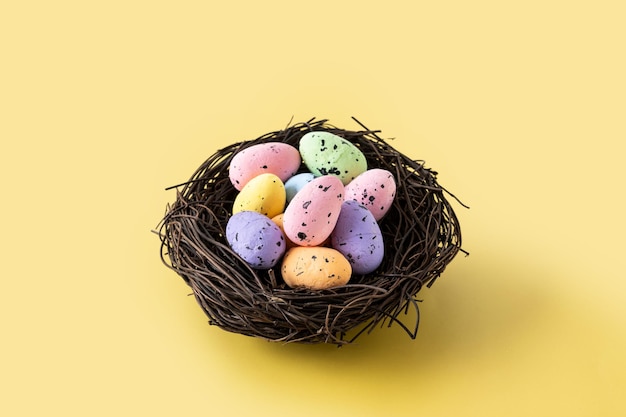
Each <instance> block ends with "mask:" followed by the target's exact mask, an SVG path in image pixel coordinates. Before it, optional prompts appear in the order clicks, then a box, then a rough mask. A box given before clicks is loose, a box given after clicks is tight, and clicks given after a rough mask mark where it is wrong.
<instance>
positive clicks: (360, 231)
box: [331, 200, 385, 274]
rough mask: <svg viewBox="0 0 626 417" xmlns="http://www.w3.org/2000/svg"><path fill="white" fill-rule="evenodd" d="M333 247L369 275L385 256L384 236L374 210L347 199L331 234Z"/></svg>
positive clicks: (354, 270) (356, 269)
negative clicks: (373, 212) (372, 211)
mask: <svg viewBox="0 0 626 417" xmlns="http://www.w3.org/2000/svg"><path fill="white" fill-rule="evenodd" d="M331 241H332V247H333V248H335V249H337V250H338V251H339V252H341V253H342V254H343V255H344V256H345V257H346V259H348V261H349V262H350V265H352V271H353V272H354V273H355V274H369V273H370V272H373V271H374V270H376V268H378V267H379V266H380V264H381V263H382V261H383V257H384V255H385V245H384V243H383V236H382V233H381V230H380V227H379V226H378V222H377V221H376V219H374V216H373V215H372V213H371V212H370V211H369V210H368V209H367V208H365V207H364V206H362V205H361V204H359V203H358V202H357V201H354V200H350V201H345V202H344V203H343V205H342V206H341V213H340V214H339V218H338V219H337V225H336V226H335V230H334V231H333V233H332V237H331Z"/></svg>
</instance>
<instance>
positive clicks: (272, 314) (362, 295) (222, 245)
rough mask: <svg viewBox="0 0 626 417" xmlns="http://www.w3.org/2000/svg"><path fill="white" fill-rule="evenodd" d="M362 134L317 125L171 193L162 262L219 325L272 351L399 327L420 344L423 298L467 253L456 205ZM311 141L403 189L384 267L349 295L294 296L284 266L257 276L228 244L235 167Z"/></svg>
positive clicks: (228, 151) (386, 224) (211, 168)
mask: <svg viewBox="0 0 626 417" xmlns="http://www.w3.org/2000/svg"><path fill="white" fill-rule="evenodd" d="M355 121H356V119H355ZM357 123H358V121H357ZM359 125H360V128H362V129H361V130H358V131H349V130H344V129H340V128H337V127H334V126H332V125H330V124H328V122H327V120H315V119H312V120H309V121H307V122H303V123H297V124H294V125H291V126H288V127H287V128H285V129H284V130H279V131H275V132H271V133H267V134H265V135H263V136H261V137H259V138H257V139H254V140H248V141H242V142H238V143H234V144H232V145H230V146H227V147H225V148H223V149H220V150H218V151H217V152H216V153H215V154H213V155H211V156H210V157H209V158H208V159H207V160H206V161H205V162H204V163H203V164H202V165H201V166H200V167H199V168H198V169H197V171H196V172H195V173H194V174H193V176H192V177H191V178H190V179H189V181H187V182H185V183H183V184H180V185H177V186H174V187H170V188H175V189H176V190H177V194H176V201H175V202H174V203H173V204H171V205H168V207H167V210H166V214H165V217H164V218H163V220H162V221H161V222H160V224H159V226H158V234H159V236H160V239H161V258H162V260H163V262H164V263H165V264H166V265H167V266H169V267H170V268H172V269H173V270H174V271H176V272H177V273H178V274H179V275H180V276H181V277H182V278H183V279H184V281H185V282H186V283H187V284H188V285H189V286H190V287H191V289H192V291H193V294H194V296H195V298H196V300H197V302H198V303H199V305H200V306H201V307H202V309H203V310H204V312H205V313H206V315H207V316H208V317H209V323H210V324H212V325H216V326H218V327H220V328H222V329H224V330H227V331H230V332H234V333H239V334H242V335H248V336H255V337H260V338H264V339H267V340H271V341H280V342H301V343H332V344H337V345H341V344H345V343H350V342H352V341H354V340H355V339H356V338H357V337H358V336H359V335H361V334H363V333H365V332H370V331H371V330H373V329H374V328H376V327H377V326H378V325H384V324H387V325H391V324H393V323H396V324H398V325H400V326H401V327H402V328H403V329H404V330H405V331H406V332H407V334H408V335H409V336H411V337H412V338H415V336H416V333H417V328H418V324H419V310H418V305H417V302H418V300H417V299H416V295H417V293H418V292H419V291H420V289H421V288H422V287H423V286H428V287H430V286H431V285H432V284H433V282H434V281H435V279H437V278H438V277H439V276H440V275H441V273H442V272H443V271H444V269H445V268H446V266H447V265H448V264H449V263H450V261H452V259H453V258H454V257H455V256H456V255H457V253H458V252H459V251H463V250H462V249H461V230H460V227H459V222H458V219H457V217H456V215H455V213H454V210H453V209H452V207H451V205H450V204H449V202H448V201H447V199H446V195H448V196H451V197H454V196H452V195H451V194H450V193H448V192H447V191H446V190H445V189H444V188H442V187H441V186H440V185H439V184H438V183H437V180H436V175H437V174H436V172H434V171H432V170H430V169H427V168H425V167H424V164H423V162H422V161H416V160H413V159H411V158H409V157H407V156H405V155H403V154H402V153H400V152H398V151H397V150H396V149H394V148H393V147H392V146H390V145H389V144H388V143H387V142H386V141H385V140H384V139H382V138H380V137H379V136H378V134H377V133H379V132H378V131H372V130H369V129H367V128H366V127H365V126H363V125H362V124H360V123H359ZM310 131H328V132H331V133H334V134H336V135H338V136H340V137H342V138H344V139H347V140H348V141H350V142H351V143H353V144H354V145H355V146H357V147H358V148H359V149H360V150H361V151H362V152H363V154H364V155H365V157H366V158H367V161H368V167H371V168H382V169H386V170H388V171H390V172H391V173H393V175H394V176H395V180H396V183H397V191H396V197H395V200H394V203H393V206H392V207H391V208H390V209H389V211H388V212H387V214H386V216H385V217H384V218H383V219H382V220H380V229H381V232H382V234H383V238H384V242H385V253H386V255H385V258H384V260H383V263H382V264H381V265H380V267H379V268H378V269H377V270H376V271H374V272H373V273H370V274H367V275H355V276H353V277H352V278H351V280H350V282H349V283H348V284H347V285H345V286H341V287H337V288H333V289H326V290H309V289H304V288H295V289H294V288H289V287H288V286H287V285H285V283H284V282H283V281H282V279H281V274H280V264H279V265H277V266H276V267H274V268H273V269H269V270H255V269H253V268H251V267H250V266H249V265H248V264H247V263H245V262H244V261H243V260H242V259H241V258H240V257H239V256H238V255H237V254H236V253H235V252H233V250H232V249H231V248H230V246H229V245H228V243H227V241H226V238H225V235H226V233H225V228H226V224H227V222H228V219H229V217H230V216H231V212H232V207H233V201H234V199H235V197H236V195H237V192H238V191H237V190H236V189H235V188H234V187H233V185H232V183H231V182H230V179H229V173H228V167H229V163H230V160H231V158H232V157H233V156H234V155H235V154H236V153H237V152H239V151H241V150H242V149H245V148H246V147H249V146H251V145H255V144H259V143H265V142H285V143H288V144H290V145H292V146H294V147H296V148H297V147H298V143H299V140H300V138H301V137H302V136H303V135H304V134H305V133H307V132H310ZM303 169H304V168H303ZM457 201H458V200H457ZM463 252H464V251H463ZM411 309H414V310H415V312H416V313H417V314H415V318H412V319H411V320H412V321H414V322H413V323H411V324H408V323H404V321H406V320H407V318H408V317H409V315H408V312H409V310H411Z"/></svg>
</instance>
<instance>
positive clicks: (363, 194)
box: [344, 168, 396, 220]
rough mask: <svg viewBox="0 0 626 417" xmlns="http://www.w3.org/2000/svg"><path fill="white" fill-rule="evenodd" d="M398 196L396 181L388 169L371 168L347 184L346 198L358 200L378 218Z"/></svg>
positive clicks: (380, 217) (385, 212)
mask: <svg viewBox="0 0 626 417" xmlns="http://www.w3.org/2000/svg"><path fill="white" fill-rule="evenodd" d="M395 196H396V181H395V180H394V178H393V174H392V173H391V172H389V171H387V170H386V169H380V168H374V169H369V170H367V171H365V172H364V173H362V174H361V175H359V176H358V177H356V178H355V179H354V180H352V181H350V183H349V184H348V185H346V192H345V197H344V198H345V200H346V201H349V200H356V201H358V202H359V203H361V204H362V205H364V206H365V207H367V209H368V210H369V211H371V212H372V214H373V215H374V218H375V219H376V220H380V219H382V218H383V216H384V215H385V214H387V211H388V210H389V208H390V207H391V205H392V203H393V199H394V198H395Z"/></svg>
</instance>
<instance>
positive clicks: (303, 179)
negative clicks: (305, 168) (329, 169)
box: [285, 172, 315, 202]
mask: <svg viewBox="0 0 626 417" xmlns="http://www.w3.org/2000/svg"><path fill="white" fill-rule="evenodd" d="M314 178H315V175H313V174H312V173H310V172H303V173H301V174H296V175H294V176H293V177H291V178H289V179H288V180H287V181H286V182H285V192H286V193H287V202H290V201H291V200H292V199H293V197H294V196H295V195H296V194H297V193H298V191H300V190H301V189H302V187H304V186H305V185H306V184H308V183H309V182H311V181H313V179H314Z"/></svg>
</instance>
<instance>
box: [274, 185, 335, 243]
mask: <svg viewBox="0 0 626 417" xmlns="http://www.w3.org/2000/svg"><path fill="white" fill-rule="evenodd" d="M343 192H344V186H343V184H342V183H341V180H339V178H337V177H335V176H333V175H324V176H322V177H317V178H315V179H314V180H313V181H311V182H309V183H307V184H306V185H305V186H304V187H302V189H301V190H300V192H299V193H298V194H296V195H295V196H294V198H293V200H291V202H290V203H289V205H288V206H287V208H286V209H285V214H284V216H283V227H284V229H285V235H286V236H287V238H289V239H290V240H291V241H293V242H294V243H296V244H297V245H300V246H318V245H320V244H322V243H323V242H324V241H325V240H326V239H327V238H328V237H329V236H330V235H331V233H332V231H333V229H334V228H335V224H336V223H337V219H338V218H339V212H340V211H341V204H342V202H343Z"/></svg>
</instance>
